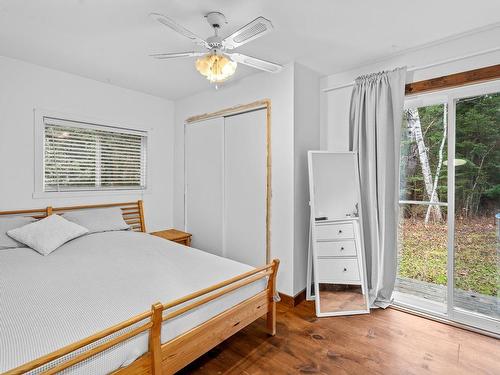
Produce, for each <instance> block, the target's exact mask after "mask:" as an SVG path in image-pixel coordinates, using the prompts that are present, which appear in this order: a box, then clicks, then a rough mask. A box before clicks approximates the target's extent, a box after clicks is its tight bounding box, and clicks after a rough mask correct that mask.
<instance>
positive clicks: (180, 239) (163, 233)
mask: <svg viewBox="0 0 500 375" xmlns="http://www.w3.org/2000/svg"><path fill="white" fill-rule="evenodd" d="M150 234H152V235H153V236H157V237H161V238H164V239H166V240H169V241H173V242H177V243H179V244H181V245H185V246H191V237H192V235H191V233H187V232H183V231H181V230H178V229H173V228H172V229H167V230H160V231H157V232H151V233H150Z"/></svg>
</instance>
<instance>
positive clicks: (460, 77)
mask: <svg viewBox="0 0 500 375" xmlns="http://www.w3.org/2000/svg"><path fill="white" fill-rule="evenodd" d="M496 79H500V64H497V65H492V66H487V67H484V68H479V69H474V70H468V71H466V72H460V73H455V74H450V75H447V76H442V77H436V78H431V79H426V80H424V81H417V82H413V83H408V84H406V86H405V95H413V94H420V93H423V92H428V91H436V90H443V89H449V88H453V87H459V86H466V85H472V84H475V83H480V82H486V81H493V80H496Z"/></svg>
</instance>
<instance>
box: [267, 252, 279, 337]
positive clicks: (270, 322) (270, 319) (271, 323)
mask: <svg viewBox="0 0 500 375" xmlns="http://www.w3.org/2000/svg"><path fill="white" fill-rule="evenodd" d="M272 264H273V268H272V270H273V273H272V274H271V275H270V276H269V285H268V288H267V292H268V298H269V312H268V313H267V323H266V324H267V332H268V333H269V334H270V335H271V336H274V335H275V334H276V299H275V298H276V295H277V293H276V276H277V275H278V267H279V265H280V261H279V259H273V261H272Z"/></svg>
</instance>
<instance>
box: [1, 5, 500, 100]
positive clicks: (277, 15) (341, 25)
mask: <svg viewBox="0 0 500 375" xmlns="http://www.w3.org/2000/svg"><path fill="white" fill-rule="evenodd" d="M209 11H221V12H223V13H224V14H225V15H226V17H227V19H228V21H229V24H228V25H227V26H226V27H225V29H223V30H222V32H221V34H222V35H226V34H227V35H228V34H230V33H231V32H232V31H234V30H236V29H237V28H239V27H240V26H242V25H244V24H245V23H247V22H248V21H250V20H252V19H254V18H255V17H257V16H259V15H262V16H264V17H266V18H268V19H271V20H272V22H273V24H274V27H275V31H274V32H273V33H272V34H269V35H267V36H264V37H262V38H261V39H258V40H256V41H253V42H250V43H248V44H247V45H245V46H243V47H241V48H240V49H239V50H238V52H242V53H247V54H250V55H253V56H255V57H259V58H263V59H267V60H271V61H274V62H277V63H281V64H285V63H288V62H290V61H297V62H299V63H302V64H304V65H306V66H309V67H310V68H312V69H314V70H316V71H318V72H320V73H322V74H324V75H326V74H332V73H335V72H339V71H342V70H345V69H347V68H349V67H352V66H358V65H360V64H363V63H367V62H370V61H373V60H375V59H380V58H382V57H384V56H387V55H391V54H394V53H396V52H398V51H401V50H405V49H408V48H412V47H415V46H418V45H422V44H426V43H429V42H432V41H434V40H437V39H441V38H444V37H448V36H451V35H454V34H458V33H462V32H464V31H467V30H471V29H475V28H478V27H482V26H485V25H488V24H492V23H495V22H498V21H500V16H499V15H500V1H498V0H475V1H474V2H473V4H471V2H470V1H468V0H439V1H436V0H420V1H418V2H417V1H414V0H379V1H373V0H357V1H355V0H351V1H349V0H309V1H305V0H252V1H243V0H189V1H188V0H168V1H167V0H162V1H153V0H147V1H146V0H0V55H4V56H8V57H13V58H17V59H21V60H25V61H28V62H32V63H35V64H39V65H43V66H46V67H50V68H54V69H58V70H62V71H66V72H69V73H74V74H78V75H81V76H85V77H89V78H92V79H96V80H99V81H103V82H109V83H111V84H114V85H118V86H122V87H126V88H130V89H134V90H138V91H142V92H145V93H149V94H152V95H156V96H161V97H164V98H167V99H177V98H181V97H184V96H187V95H190V94H193V93H195V92H198V91H201V90H204V89H207V88H208V87H209V84H208V82H207V81H206V80H205V79H204V78H203V77H202V76H200V75H199V74H198V73H197V72H196V71H195V68H194V61H193V60H192V59H189V58H188V59H181V60H176V61H157V60H153V59H152V58H150V57H149V56H148V54H150V53H159V52H175V51H189V50H192V48H193V47H192V44H191V42H190V41H189V40H188V39H186V38H184V37H182V36H180V35H177V34H176V33H174V32H173V31H171V30H170V29H168V28H166V27H165V26H163V25H161V24H159V23H156V22H154V21H153V20H152V19H150V18H149V17H148V14H149V13H150V12H159V13H163V14H165V15H168V16H170V17H171V18H173V19H175V20H176V21H177V22H179V23H180V24H181V25H184V26H185V27H186V28H188V29H190V30H191V31H193V32H195V33H197V34H199V35H200V36H203V37H205V36H209V35H211V28H210V27H209V25H208V24H207V23H206V21H205V19H204V18H203V16H204V15H205V14H206V13H207V12H209ZM255 72H256V71H255V70H253V69H251V68H248V67H245V66H242V65H240V66H238V71H237V74H236V77H235V78H234V79H239V78H241V77H243V76H246V75H249V74H252V73H255Z"/></svg>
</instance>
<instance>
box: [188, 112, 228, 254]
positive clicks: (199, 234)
mask: <svg viewBox="0 0 500 375" xmlns="http://www.w3.org/2000/svg"><path fill="white" fill-rule="evenodd" d="M185 129H186V138H185V139H186V143H185V147H186V148H185V163H186V164H185V168H186V169H185V172H186V175H185V179H186V181H185V182H186V185H185V188H186V196H185V199H186V201H185V202H186V210H185V212H186V221H185V222H186V230H187V231H188V232H189V233H192V234H193V239H192V246H193V247H196V248H198V249H201V250H205V251H208V252H210V253H213V254H217V255H222V252H223V239H222V223H223V211H222V208H223V201H222V200H223V193H224V191H223V189H224V185H223V172H224V171H223V165H224V119H223V118H216V119H211V120H206V121H200V122H197V123H192V124H187V125H186V128H185Z"/></svg>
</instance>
